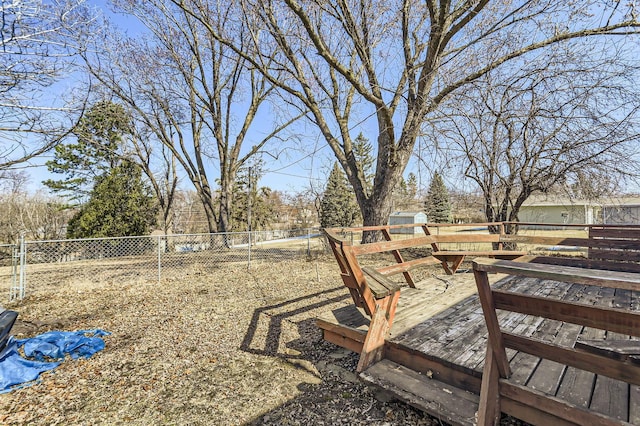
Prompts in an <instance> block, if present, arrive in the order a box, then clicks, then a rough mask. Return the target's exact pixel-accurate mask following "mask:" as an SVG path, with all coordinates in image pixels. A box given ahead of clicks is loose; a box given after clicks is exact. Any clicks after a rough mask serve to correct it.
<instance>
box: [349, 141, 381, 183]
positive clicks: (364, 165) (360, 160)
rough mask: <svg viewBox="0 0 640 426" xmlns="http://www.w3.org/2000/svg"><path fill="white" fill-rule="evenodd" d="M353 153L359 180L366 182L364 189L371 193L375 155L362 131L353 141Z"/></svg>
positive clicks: (374, 172)
mask: <svg viewBox="0 0 640 426" xmlns="http://www.w3.org/2000/svg"><path fill="white" fill-rule="evenodd" d="M353 155H354V156H355V158H356V161H357V162H356V164H357V166H358V173H360V174H362V178H361V180H362V181H363V182H365V183H366V188H365V191H366V193H367V194H371V191H372V190H373V177H374V176H375V174H376V171H375V163H376V157H375V156H374V155H373V147H372V146H371V143H369V139H367V138H365V137H364V135H363V134H362V132H360V133H359V134H358V136H356V138H355V140H354V141H353Z"/></svg>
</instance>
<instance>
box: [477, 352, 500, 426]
mask: <svg viewBox="0 0 640 426" xmlns="http://www.w3.org/2000/svg"><path fill="white" fill-rule="evenodd" d="M499 388H500V374H499V373H498V364H496V358H495V357H494V356H493V348H491V345H487V355H486V357H485V360H484V369H483V370H482V387H481V388H480V402H479V406H478V426H493V425H498V424H499V423H500V411H501V410H500V389H499Z"/></svg>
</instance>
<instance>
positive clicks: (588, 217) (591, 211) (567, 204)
mask: <svg viewBox="0 0 640 426" xmlns="http://www.w3.org/2000/svg"><path fill="white" fill-rule="evenodd" d="M601 217H602V206H601V205H600V203H598V202H594V201H590V200H577V199H570V198H567V197H560V196H555V195H547V196H533V197H530V198H529V199H528V200H527V201H525V203H524V204H523V205H522V207H521V208H520V212H519V214H518V218H519V219H520V222H534V223H550V224H551V223H553V224H583V223H584V224H591V223H601V222H602V220H601Z"/></svg>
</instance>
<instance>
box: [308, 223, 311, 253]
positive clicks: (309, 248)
mask: <svg viewBox="0 0 640 426" xmlns="http://www.w3.org/2000/svg"><path fill="white" fill-rule="evenodd" d="M307 256H311V228H307Z"/></svg>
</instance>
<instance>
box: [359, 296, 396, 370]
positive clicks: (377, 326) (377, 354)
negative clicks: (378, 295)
mask: <svg viewBox="0 0 640 426" xmlns="http://www.w3.org/2000/svg"><path fill="white" fill-rule="evenodd" d="M389 329H390V327H389V322H388V321H387V315H386V311H385V310H384V309H381V308H380V306H377V307H376V311H375V312H374V313H373V315H372V316H371V323H370V324H369V331H368V332H367V337H365V339H364V344H363V345H362V352H361V353H360V360H359V361H358V367H357V368H356V371H357V372H362V371H364V370H366V369H367V367H369V366H370V365H372V364H375V363H376V362H378V361H380V360H381V359H382V352H383V349H384V339H385V338H386V337H387V336H388V335H389Z"/></svg>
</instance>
